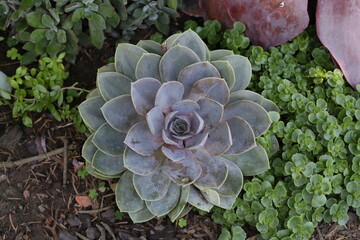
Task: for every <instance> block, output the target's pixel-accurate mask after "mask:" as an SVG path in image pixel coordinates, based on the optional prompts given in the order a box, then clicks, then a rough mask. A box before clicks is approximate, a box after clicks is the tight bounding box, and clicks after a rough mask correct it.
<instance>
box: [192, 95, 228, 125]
mask: <svg viewBox="0 0 360 240" xmlns="http://www.w3.org/2000/svg"><path fill="white" fill-rule="evenodd" d="M198 104H199V106H200V110H199V111H197V113H198V114H199V115H200V117H201V118H202V119H203V120H204V125H205V130H207V129H212V128H214V127H215V126H216V125H217V124H218V123H219V122H220V121H221V118H222V116H223V112H224V107H223V105H221V104H220V103H218V102H216V101H214V100H212V99H210V98H201V99H200V100H199V101H198Z"/></svg>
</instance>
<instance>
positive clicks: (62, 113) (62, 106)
mask: <svg viewBox="0 0 360 240" xmlns="http://www.w3.org/2000/svg"><path fill="white" fill-rule="evenodd" d="M10 52H12V53H10V54H8V56H10V57H12V56H14V54H15V55H16V57H18V58H21V57H22V56H18V55H17V52H16V51H14V50H11V51H10ZM8 53H9V52H8ZM64 57H65V53H61V54H60V55H59V56H58V57H54V58H49V57H43V58H41V59H40V60H39V62H38V63H39V64H38V67H37V68H30V69H29V68H28V67H25V66H20V67H18V68H17V69H16V73H15V75H13V76H9V77H8V78H7V79H6V81H7V83H9V84H10V86H11V87H12V91H11V92H10V91H9V90H10V89H2V90H0V91H1V95H2V99H0V104H2V105H10V106H11V108H12V116H13V117H14V118H21V119H22V122H23V124H24V125H25V126H28V127H31V126H32V124H33V123H32V120H31V118H30V117H29V113H30V112H43V111H46V110H48V111H49V112H50V113H51V114H52V116H53V117H54V118H55V119H56V120H58V121H61V120H64V119H70V120H72V121H73V123H74V125H75V127H76V128H77V129H78V130H79V131H81V132H84V131H85V129H86V128H85V126H84V125H83V123H82V120H81V117H80V115H79V113H78V111H77V109H76V108H74V107H71V106H70V104H71V103H72V101H73V99H74V98H76V97H78V96H80V95H81V93H82V92H83V89H79V88H77V87H75V84H74V85H73V86H70V87H64V86H63V85H64V80H65V79H66V78H67V77H68V75H69V74H68V73H67V72H66V71H65V69H64V65H63V64H62V61H63V58H64Z"/></svg>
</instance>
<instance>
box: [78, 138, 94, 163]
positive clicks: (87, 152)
mask: <svg viewBox="0 0 360 240" xmlns="http://www.w3.org/2000/svg"><path fill="white" fill-rule="evenodd" d="M93 137H94V134H91V135H90V136H89V137H88V139H86V141H85V143H84V145H83V147H82V150H81V155H82V157H83V158H84V159H85V160H86V162H89V163H91V162H92V158H93V157H94V154H95V152H96V151H97V150H98V148H97V147H96V146H95V145H94V143H93V142H92V139H93Z"/></svg>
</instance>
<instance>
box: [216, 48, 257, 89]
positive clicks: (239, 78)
mask: <svg viewBox="0 0 360 240" xmlns="http://www.w3.org/2000/svg"><path fill="white" fill-rule="evenodd" d="M220 60H225V61H228V62H229V63H230V65H231V66H232V68H233V69H234V71H235V77H236V81H235V85H234V87H233V88H232V89H231V92H234V91H237V90H243V89H245V88H246V87H247V86H248V85H249V83H250V80H251V71H252V68H251V63H250V61H249V60H248V59H247V58H246V57H243V56H240V55H233V56H226V57H223V58H221V59H220Z"/></svg>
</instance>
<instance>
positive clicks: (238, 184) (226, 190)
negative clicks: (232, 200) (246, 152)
mask: <svg viewBox="0 0 360 240" xmlns="http://www.w3.org/2000/svg"><path fill="white" fill-rule="evenodd" d="M223 161H224V162H225V163H226V164H227V166H228V169H229V172H228V175H227V178H226V180H225V182H224V184H223V185H221V187H220V188H219V189H216V192H217V193H218V194H219V195H220V196H226V197H227V196H237V195H238V194H239V193H240V191H241V189H242V186H243V184H244V179H243V176H242V172H241V170H240V168H239V167H238V166H237V165H236V164H235V163H233V162H231V161H229V160H227V159H225V158H223Z"/></svg>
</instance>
